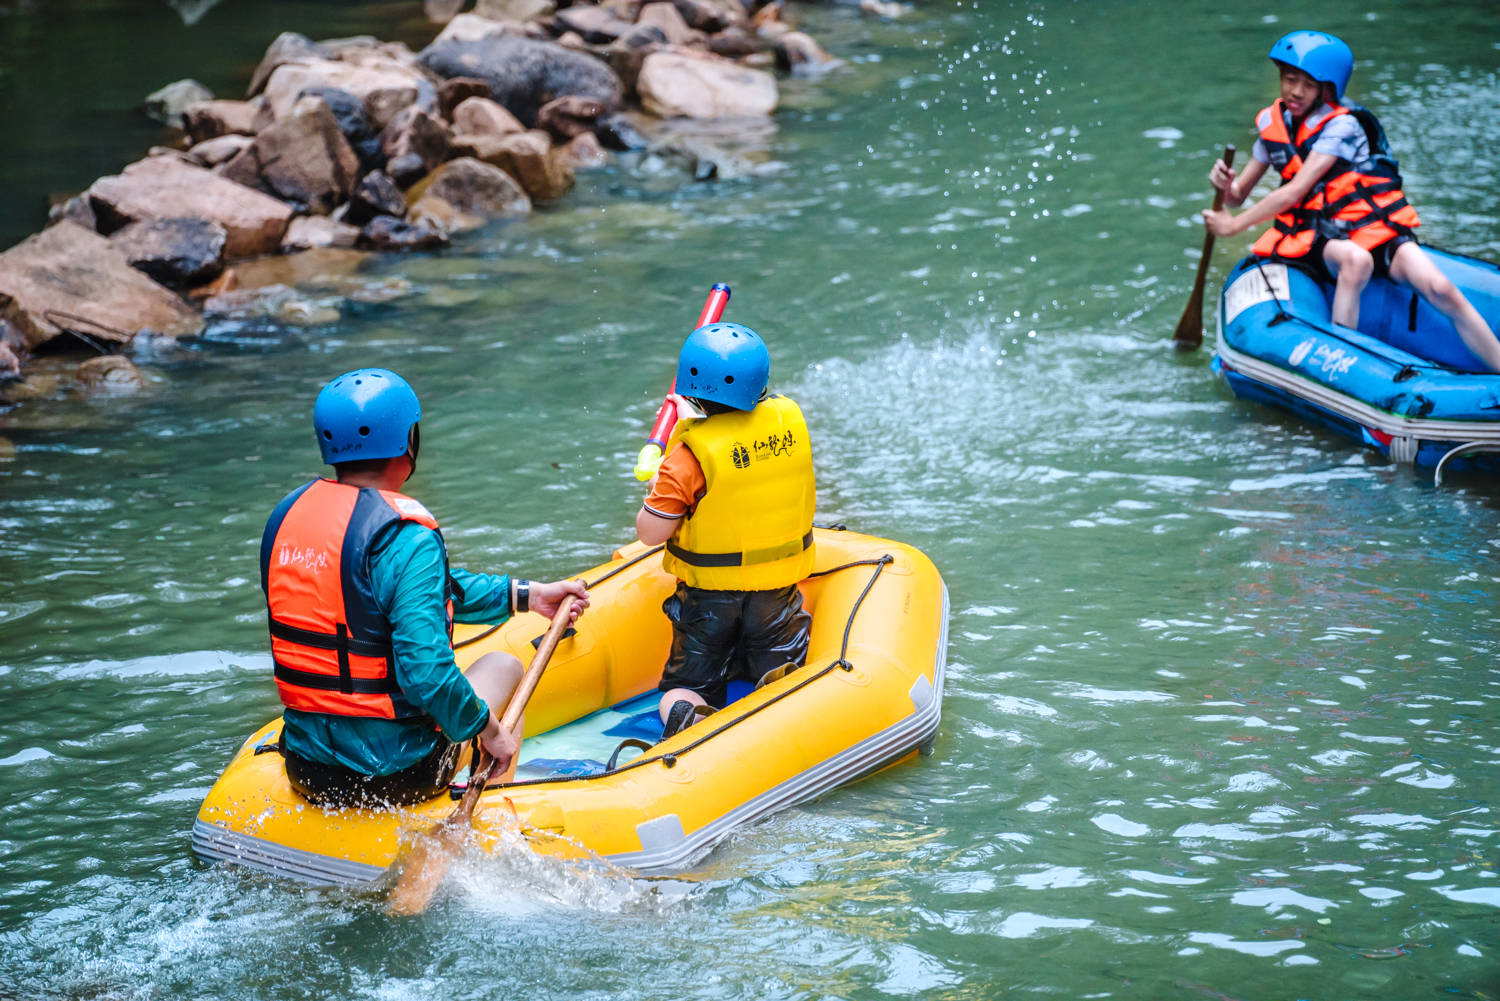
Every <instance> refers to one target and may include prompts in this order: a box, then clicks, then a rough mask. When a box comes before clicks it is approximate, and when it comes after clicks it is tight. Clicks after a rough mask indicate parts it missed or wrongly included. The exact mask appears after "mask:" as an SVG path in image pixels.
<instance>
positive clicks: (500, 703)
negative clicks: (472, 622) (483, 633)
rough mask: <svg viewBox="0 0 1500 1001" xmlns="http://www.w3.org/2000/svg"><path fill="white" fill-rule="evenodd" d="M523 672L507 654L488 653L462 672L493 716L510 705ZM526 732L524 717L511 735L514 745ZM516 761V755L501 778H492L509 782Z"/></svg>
mask: <svg viewBox="0 0 1500 1001" xmlns="http://www.w3.org/2000/svg"><path fill="white" fill-rule="evenodd" d="M524 673H525V669H524V668H523V667H521V662H520V661H519V660H516V658H514V657H512V656H511V655H510V654H508V653H500V652H499V651H492V652H490V653H487V654H485V655H484V656H483V657H480V658H479V659H478V660H476V661H475V662H474V663H473V664H470V665H469V669H468V670H467V671H465V672H464V677H466V678H468V679H469V684H471V685H473V686H474V694H476V695H478V696H479V697H480V698H481V699H484V701H485V704H486V705H488V706H489V707H490V709H492V710H493V711H494V713H495V715H496V716H504V715H505V707H506V706H507V705H509V704H510V697H511V694H512V693H513V692H515V690H516V686H517V685H519V684H520V683H521V675H522V674H524ZM525 729H526V714H525V713H522V714H521V718H520V719H519V720H517V721H516V728H515V730H513V731H512V735H513V736H514V737H515V738H516V746H517V747H519V746H520V744H521V733H522V731H524V730H525ZM519 758H520V755H519V754H517V755H516V757H515V758H513V759H512V760H511V763H510V767H509V768H507V769H506V770H505V774H504V775H499V776H495V778H496V779H498V780H499V781H501V782H509V781H510V780H511V779H512V778H514V777H515V774H516V760H517V759H519ZM492 781H494V779H492Z"/></svg>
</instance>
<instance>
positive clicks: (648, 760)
mask: <svg viewBox="0 0 1500 1001" xmlns="http://www.w3.org/2000/svg"><path fill="white" fill-rule="evenodd" d="M894 562H896V557H894V556H892V555H891V554H890V553H886V554H884V555H883V556H880V557H878V558H875V559H868V560H854V561H852V562H850V563H845V564H843V565H841V566H836V567H830V568H829V569H827V570H819V571H817V572H816V573H811V574H808V577H809V578H812V577H826V576H828V575H829V574H833V573H838V572H839V571H840V570H848V569H850V568H851V567H868V566H872V567H874V568H875V572H874V573H872V574H871V575H870V579H869V581H867V582H866V583H865V587H864V590H863V591H861V592H860V593H859V597H858V598H856V599H855V601H854V607H852V608H850V609H849V619H848V621H847V622H845V623H844V639H843V642H842V644H841V645H840V646H839V656H838V659H837V660H835V661H833V662H832V663H830V664H828V665H827V666H825V667H822V668H820V669H818V671H817V672H816V673H814V674H811V675H809V676H808V677H806V678H803V679H802V680H801V681H799V682H797V683H796V684H795V685H793V686H792V687H790V688H788V689H787V690H786V691H784V692H779V693H777V694H776V695H773V696H772V697H771V698H769V699H767V700H766V701H765V702H763V703H761V704H760V705H758V706H756V707H755V708H754V709H751V710H750V711H749V712H747V713H744V714H742V715H739V716H736V717H734V718H733V719H730V720H727V721H725V723H724V725H722V726H720V727H717V728H715V729H714V730H712V731H710V732H708V733H706V734H704V735H703V736H701V737H699V738H698V739H697V740H695V741H693V742H692V743H691V744H688V745H686V746H685V747H680V748H678V749H677V750H676V751H673V752H669V753H666V754H660V755H654V756H652V755H642V756H641V757H639V758H635V759H634V760H631V761H627V762H626V763H625V764H623V765H621V766H620V767H619V768H615V769H612V770H609V771H605V772H601V773H600V774H599V775H589V776H584V778H602V777H603V776H605V775H618V774H620V773H621V772H626V771H629V770H630V769H632V768H641V767H644V766H646V765H649V764H652V763H654V762H657V761H660V762H661V763H662V765H663V766H665V767H667V768H672V767H674V766H676V764H677V759H678V758H680V757H681V756H682V755H684V754H686V753H687V752H688V751H691V750H692V749H693V748H695V747H698V746H699V745H700V744H703V743H705V742H706V741H709V740H712V739H713V738H715V737H717V736H718V735H719V734H721V733H723V732H724V731H725V730H728V729H729V728H730V727H732V726H735V725H736V724H738V723H741V722H744V721H745V720H747V719H749V718H750V717H751V716H754V715H755V714H756V713H758V712H760V711H762V710H764V709H768V708H770V707H771V706H773V705H775V704H776V703H778V702H780V701H781V700H782V699H785V698H787V697H789V696H790V695H792V694H793V693H794V692H798V691H800V690H802V689H803V688H806V687H807V686H808V685H810V684H812V683H813V682H814V681H817V680H818V679H819V678H821V677H823V676H824V675H826V674H828V673H829V672H831V671H835V670H843V671H852V670H854V664H853V663H852V662H851V661H850V660H849V656H848V655H849V638H850V636H851V635H852V633H853V631H854V619H855V617H856V616H857V615H858V614H859V609H860V606H861V605H863V604H864V601H865V598H866V597H868V596H869V594H870V591H871V590H873V589H874V587H875V582H876V581H877V580H879V579H880V574H881V571H883V570H884V569H885V568H886V567H887V566H889V565H890V564H892V563H894ZM616 750H618V748H617V749H616ZM579 778H580V776H577V775H551V776H547V777H546V778H540V779H527V780H525V781H521V782H511V783H508V784H507V786H506V788H515V787H516V786H532V785H547V784H551V783H558V782H577V781H579Z"/></svg>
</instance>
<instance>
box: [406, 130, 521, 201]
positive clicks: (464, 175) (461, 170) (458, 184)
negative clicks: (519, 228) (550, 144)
mask: <svg viewBox="0 0 1500 1001" xmlns="http://www.w3.org/2000/svg"><path fill="white" fill-rule="evenodd" d="M500 141H504V140H500ZM430 200H436V201H440V202H444V203H446V204H447V205H448V206H451V207H452V209H453V210H454V211H457V212H458V213H461V214H462V215H464V216H466V217H469V218H473V219H481V220H482V219H485V218H488V217H490V216H500V215H525V214H527V213H529V212H530V211H531V199H530V198H528V197H527V196H526V191H525V190H524V189H523V188H522V187H521V185H520V184H518V183H517V182H516V180H515V178H513V177H511V176H510V175H509V174H507V173H506V172H505V171H503V170H501V169H500V168H499V167H496V166H494V165H493V164H489V163H485V162H483V161H481V160H476V159H474V158H473V157H460V158H459V159H457V160H450V161H448V162H447V163H445V164H443V165H442V166H441V167H439V168H438V169H437V170H435V171H433V172H432V174H430V175H429V176H428V177H426V178H424V179H423V180H422V181H421V182H419V183H418V184H417V185H416V186H415V187H413V188H412V189H411V190H410V191H408V192H407V193H406V201H407V204H408V205H409V206H411V212H412V214H413V215H414V216H421V215H424V214H429V213H431V214H434V215H437V216H438V217H441V215H442V211H443V210H442V207H441V206H433V205H431V204H426V205H425V206H424V203H427V202H429V201H430ZM419 209H420V210H421V211H419Z"/></svg>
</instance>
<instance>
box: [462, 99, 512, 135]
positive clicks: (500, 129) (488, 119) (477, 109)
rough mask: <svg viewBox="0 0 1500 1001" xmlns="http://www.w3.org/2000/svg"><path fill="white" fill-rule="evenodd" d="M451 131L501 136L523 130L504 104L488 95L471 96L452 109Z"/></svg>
mask: <svg viewBox="0 0 1500 1001" xmlns="http://www.w3.org/2000/svg"><path fill="white" fill-rule="evenodd" d="M453 131H454V132H458V133H462V134H464V135H471V136H493V137H494V138H496V139H498V138H500V137H501V136H508V135H514V134H515V133H517V132H525V131H526V126H524V125H522V124H521V123H520V121H518V120H517V119H516V116H515V115H512V114H511V113H510V112H509V111H507V110H505V106H504V105H502V104H500V103H498V102H496V101H492V100H490V99H489V98H488V97H471V98H469V99H468V100H466V101H464V102H463V103H461V104H460V105H459V106H458V107H456V108H454V109H453Z"/></svg>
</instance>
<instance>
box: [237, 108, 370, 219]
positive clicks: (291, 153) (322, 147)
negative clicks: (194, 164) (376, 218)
mask: <svg viewBox="0 0 1500 1001" xmlns="http://www.w3.org/2000/svg"><path fill="white" fill-rule="evenodd" d="M358 174H359V157H358V156H356V155H355V153H354V149H353V148H352V147H351V146H350V145H349V141H348V140H347V139H345V138H344V134H343V132H341V131H340V130H339V123H338V121H337V120H336V119H335V118H334V117H333V112H332V111H331V110H329V107H328V105H327V104H325V103H323V102H322V101H321V100H319V99H318V98H315V97H305V98H303V99H302V100H300V101H298V102H297V103H296V104H295V105H294V106H293V107H292V109H291V111H290V113H288V114H287V115H286V116H285V117H282V118H278V119H277V120H276V123H275V124H274V125H271V126H270V127H269V128H267V129H265V130H264V131H262V132H261V133H260V135H258V136H256V137H255V141H254V142H253V143H251V145H250V146H249V147H248V148H247V149H245V150H244V151H243V152H241V153H240V154H239V155H238V156H237V157H235V158H234V159H233V160H232V161H230V163H229V164H228V165H227V166H226V167H225V168H224V176H225V177H227V178H229V179H231V180H235V181H239V182H240V183H247V178H252V179H258V180H259V186H261V187H263V188H265V189H266V190H267V191H269V192H270V193H271V194H274V195H275V196H276V197H278V198H281V199H283V200H285V201H288V202H291V203H293V204H294V205H298V206H305V207H306V209H307V211H309V212H313V213H315V214H318V215H326V214H327V213H329V212H331V211H333V209H334V207H335V206H337V205H338V204H339V203H340V202H342V201H344V199H346V198H348V197H349V192H350V190H351V189H352V188H353V187H354V180H355V178H356V177H357V176H358Z"/></svg>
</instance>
